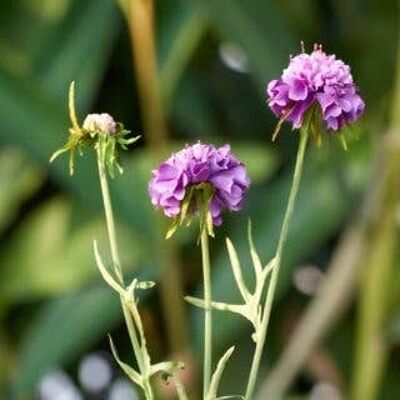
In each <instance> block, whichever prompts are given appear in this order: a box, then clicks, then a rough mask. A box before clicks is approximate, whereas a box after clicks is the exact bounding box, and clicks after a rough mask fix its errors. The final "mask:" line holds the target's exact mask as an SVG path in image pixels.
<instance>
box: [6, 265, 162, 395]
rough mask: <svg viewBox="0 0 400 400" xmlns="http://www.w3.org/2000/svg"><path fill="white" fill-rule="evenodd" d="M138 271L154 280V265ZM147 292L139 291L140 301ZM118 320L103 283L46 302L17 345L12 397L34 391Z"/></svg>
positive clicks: (114, 303) (141, 276)
mask: <svg viewBox="0 0 400 400" xmlns="http://www.w3.org/2000/svg"><path fill="white" fill-rule="evenodd" d="M94 268H95V267H94ZM141 271H142V272H141V273H140V274H139V275H138V276H136V277H137V278H138V279H139V280H152V279H154V276H155V270H154V266H152V265H143V266H142V268H141ZM148 293H149V292H148V291H144V292H142V294H141V296H140V300H144V299H145V298H146V296H147V295H148ZM121 319H122V310H121V306H120V301H119V297H118V295H116V294H115V293H114V292H113V291H112V290H111V289H110V288H109V287H108V286H107V285H106V283H102V284H101V286H98V287H93V288H89V289H86V290H84V291H82V292H81V293H78V294H74V295H70V296H66V297H63V298H60V299H55V300H52V301H51V302H49V303H48V304H46V305H45V306H44V307H43V308H42V310H41V312H40V314H39V316H38V317H37V318H36V319H35V322H34V324H33V326H32V327H31V328H30V329H29V330H27V331H26V332H25V337H24V341H23V343H22V345H21V346H20V348H19V353H18V354H19V360H18V366H19V367H18V375H17V377H16V380H15V383H14V386H13V397H12V399H13V400H24V399H25V398H26V396H27V395H29V394H31V393H33V392H34V390H35V388H36V386H37V384H38V382H39V380H40V379H41V378H42V377H43V375H44V374H45V373H46V372H48V371H49V370H51V369H53V368H55V367H60V366H67V365H68V364H69V363H71V362H72V361H74V360H76V359H77V357H79V356H80V355H81V354H82V353H83V352H84V351H85V350H87V349H88V348H89V347H91V346H94V345H95V344H96V343H97V342H98V341H99V340H101V339H104V338H105V337H106V333H107V331H108V330H110V329H111V328H112V327H113V326H114V325H115V324H116V323H117V322H118V321H120V320H121Z"/></svg>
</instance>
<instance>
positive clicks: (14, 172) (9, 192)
mask: <svg viewBox="0 0 400 400" xmlns="http://www.w3.org/2000/svg"><path fill="white" fill-rule="evenodd" d="M42 182H43V177H42V175H41V174H40V171H39V169H38V168H37V166H36V165H35V164H33V163H32V162H30V160H28V157H27V156H26V154H25V153H24V152H22V151H19V150H17V149H15V148H12V147H7V148H3V149H2V150H1V151H0V230H2V229H4V228H5V227H6V226H7V225H8V224H9V223H10V222H11V221H12V220H13V218H15V216H16V215H17V212H18V210H19V208H20V206H21V203H22V202H24V201H26V200H27V199H28V197H29V196H31V195H32V194H33V193H34V192H35V191H37V189H38V188H39V186H40V185H41V184H42Z"/></svg>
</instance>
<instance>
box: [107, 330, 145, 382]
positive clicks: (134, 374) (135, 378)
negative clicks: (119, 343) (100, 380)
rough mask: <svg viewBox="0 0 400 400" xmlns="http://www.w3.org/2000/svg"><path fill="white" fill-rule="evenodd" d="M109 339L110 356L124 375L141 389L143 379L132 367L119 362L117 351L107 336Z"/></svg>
mask: <svg viewBox="0 0 400 400" xmlns="http://www.w3.org/2000/svg"><path fill="white" fill-rule="evenodd" d="M109 339H110V347H111V351H112V354H113V356H114V358H115V361H116V362H117V363H118V365H119V366H120V367H121V369H122V370H123V371H124V372H125V374H126V375H128V377H129V378H130V379H131V380H132V381H133V382H134V383H136V384H137V385H139V386H140V387H143V379H142V377H141V376H140V374H139V373H138V372H136V371H135V370H134V369H133V368H132V367H130V366H129V365H128V364H126V363H124V362H123V361H121V360H120V358H119V356H118V353H117V349H116V348H115V346H114V343H113V340H112V339H111V336H109Z"/></svg>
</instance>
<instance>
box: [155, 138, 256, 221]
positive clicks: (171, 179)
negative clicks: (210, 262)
mask: <svg viewBox="0 0 400 400" xmlns="http://www.w3.org/2000/svg"><path fill="white" fill-rule="evenodd" d="M152 173H153V178H152V179H151V180H150V182H149V186H148V191H149V195H150V197H151V202H152V203H153V205H154V206H156V207H160V208H162V209H163V210H164V214H165V215H166V216H168V217H178V216H179V215H180V213H181V211H182V204H183V202H184V199H185V197H186V196H187V195H188V193H189V191H190V189H191V188H196V187H201V185H202V184H203V185H204V184H208V185H210V187H211V189H212V196H211V199H210V202H209V211H210V213H211V216H212V221H213V223H214V225H220V224H221V222H222V216H221V213H222V210H223V209H228V210H230V211H239V210H240V209H241V207H242V205H243V197H244V194H245V192H246V190H247V189H248V187H249V185H250V179H249V177H248V175H247V171H246V168H245V166H244V165H243V164H242V163H241V162H240V161H239V160H238V159H237V158H236V157H234V156H233V155H232V154H231V151H230V147H229V145H224V146H222V147H219V148H216V147H214V146H212V145H207V144H202V143H200V142H199V143H196V144H194V145H192V146H186V147H185V148H184V149H183V150H181V151H179V152H178V153H175V154H173V155H172V156H171V157H170V158H169V159H168V160H167V161H165V162H163V163H162V164H161V165H160V166H159V168H158V169H155V170H153V171H152ZM190 210H191V212H192V213H193V212H196V211H198V210H196V207H195V205H193V204H191V207H190Z"/></svg>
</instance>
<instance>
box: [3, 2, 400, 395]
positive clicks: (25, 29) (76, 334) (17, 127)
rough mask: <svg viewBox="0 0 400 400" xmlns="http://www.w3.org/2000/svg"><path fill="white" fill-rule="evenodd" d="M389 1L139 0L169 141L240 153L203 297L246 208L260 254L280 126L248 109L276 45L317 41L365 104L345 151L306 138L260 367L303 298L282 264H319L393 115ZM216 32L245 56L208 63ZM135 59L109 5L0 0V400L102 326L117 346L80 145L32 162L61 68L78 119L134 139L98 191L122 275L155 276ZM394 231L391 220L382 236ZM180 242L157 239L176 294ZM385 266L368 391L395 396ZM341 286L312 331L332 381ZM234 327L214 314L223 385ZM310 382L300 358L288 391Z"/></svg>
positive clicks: (344, 319)
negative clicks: (232, 204) (108, 213)
mask: <svg viewBox="0 0 400 400" xmlns="http://www.w3.org/2000/svg"><path fill="white" fill-rule="evenodd" d="M135 1H139V0H135ZM398 14H399V10H398V4H397V2H396V1H394V0H383V1H378V0H367V1H357V0H348V1H340V0H330V1H313V0H304V1H300V0H282V1H273V0H264V1H263V0H246V1H243V0H198V1H195V0H192V1H189V0H157V1H155V27H156V46H157V59H158V74H159V78H160V90H161V98H162V101H163V105H164V107H165V111H166V117H167V122H168V127H169V132H170V135H169V136H170V137H169V147H170V148H171V149H176V148H178V147H179V146H180V145H181V144H182V143H186V142H189V143H190V142H194V141H197V140H199V139H200V140H202V141H205V142H213V143H217V144H220V143H224V142H229V143H231V145H232V147H233V150H234V152H235V153H237V154H238V156H239V157H241V158H242V159H243V160H244V162H245V163H247V164H248V166H249V170H250V174H251V177H252V180H253V185H252V188H251V191H250V193H249V197H248V201H247V205H246V208H245V210H244V212H243V213H242V214H241V215H231V216H228V215H227V216H226V218H225V220H226V223H225V224H224V226H223V228H221V229H218V231H217V238H216V240H215V241H214V243H213V245H212V259H213V266H212V268H213V286H214V292H215V293H218V298H219V299H226V300H229V301H231V300H234V299H235V297H236V296H237V293H236V291H235V288H234V285H233V283H232V280H231V277H230V270H229V267H228V259H227V255H226V251H225V248H224V237H225V235H228V234H229V236H230V237H231V238H232V240H233V241H234V243H236V244H237V248H238V252H239V254H240V255H241V257H242V258H243V259H244V260H246V257H247V259H248V250H247V247H246V244H245V241H244V240H243V237H244V235H245V234H246V229H245V224H246V221H247V218H248V216H250V217H251V218H252V220H253V222H254V223H253V225H254V235H255V241H256V245H257V247H258V250H259V252H260V254H261V255H262V256H263V257H264V259H265V260H266V259H267V258H268V257H270V256H271V255H272V253H273V251H274V246H275V245H276V240H277V237H278V234H279V228H280V224H281V220H282V216H283V210H284V207H285V203H286V199H287V194H288V189H289V185H290V180H291V171H292V167H293V157H294V152H295V147H296V143H297V135H296V132H291V131H290V127H285V128H284V130H283V132H282V133H281V135H280V138H279V140H278V142H277V143H271V142H270V137H271V132H272V131H273V128H274V125H275V123H276V120H275V118H274V117H273V115H272V114H271V113H270V112H269V111H268V110H266V107H265V93H264V89H265V85H266V83H267V82H268V81H269V80H271V79H273V78H275V77H277V76H278V75H279V74H280V71H281V70H282V68H283V67H284V66H285V65H286V63H287V61H288V57H289V54H296V53H297V52H299V50H300V41H301V40H304V42H305V44H306V47H307V48H308V49H311V47H312V45H313V43H314V42H319V43H322V44H323V45H324V48H325V49H326V50H327V51H328V52H332V53H335V54H337V56H338V57H340V58H342V59H343V60H345V62H347V63H348V64H350V65H351V67H352V71H353V75H354V77H355V79H356V81H357V83H358V85H359V87H360V90H361V93H362V95H363V97H364V98H365V100H366V103H367V110H366V114H365V116H364V117H363V119H362V121H361V123H360V124H358V125H357V127H356V128H355V129H354V131H353V132H352V134H351V135H350V137H349V139H348V145H349V151H347V152H344V151H343V150H342V148H341V146H340V143H339V141H337V140H336V138H335V137H325V138H324V140H323V145H322V147H321V148H320V149H317V148H315V147H314V146H310V150H309V154H308V159H307V164H306V172H305V176H304V180H303V184H302V188H301V192H300V196H299V202H298V205H297V209H296V212H295V219H294V221H293V224H292V229H291V233H290V238H289V246H288V251H287V254H286V256H285V259H284V265H283V269H282V275H281V277H280V286H279V293H278V301H277V303H276V305H275V309H274V311H273V317H272V327H271V331H270V335H269V340H268V342H267V354H268V357H266V358H265V362H263V368H264V371H263V374H264V376H265V370H267V369H269V368H271V367H273V366H274V363H275V362H276V360H277V357H278V356H279V354H280V353H281V352H282V349H283V348H284V346H285V343H286V341H287V340H288V336H289V335H290V333H291V331H292V329H293V321H295V320H297V319H298V318H299V316H300V315H301V313H302V311H303V310H304V309H305V308H306V306H307V304H308V302H309V301H310V299H309V298H308V297H307V296H305V295H303V294H301V293H300V292H299V291H298V290H297V289H296V288H295V287H294V285H293V279H292V278H293V271H294V270H295V269H296V268H298V267H299V266H300V265H304V264H308V263H312V264H315V265H317V266H318V267H320V268H321V269H322V270H325V269H326V268H327V267H328V265H329V260H330V259H331V258H332V256H333V254H334V251H335V245H336V243H337V241H338V238H339V237H340V236H341V234H342V232H343V231H344V229H345V226H346V225H347V224H348V223H349V221H351V220H352V218H353V216H354V215H355V214H357V212H358V210H359V208H360V207H359V204H360V203H361V202H362V199H363V197H364V195H365V192H366V188H367V186H371V185H373V184H374V181H373V179H374V178H373V175H372V169H373V165H374V160H375V158H376V149H377V148H378V147H379V146H380V142H381V141H382V138H383V136H384V134H385V132H386V131H387V130H388V127H389V126H392V125H393V124H394V122H393V123H392V122H391V121H392V120H393V118H394V120H395V119H396V116H398V115H399V113H400V109H396V108H395V111H394V117H392V115H391V112H392V109H393V108H394V107H395V104H394V101H393V100H392V99H393V89H394V88H395V82H396V76H397V74H398V73H399V71H400V70H399V68H400V66H399V65H398V64H397V63H396V60H397V45H398V43H397V42H398V21H399V19H398V17H399V15H398ZM227 44H233V45H235V46H237V47H238V48H240V49H241V51H242V52H243V54H244V55H245V56H246V59H247V71H246V72H244V73H242V72H237V71H234V70H232V69H230V68H229V67H228V66H227V65H226V64H225V63H224V62H223V60H222V58H221V56H220V54H221V52H220V50H221V46H225V45H227ZM134 70H135V68H134V65H133V62H132V48H131V44H130V38H129V32H128V27H127V24H126V21H125V19H124V17H123V14H122V13H121V11H120V9H119V7H118V4H116V2H115V1H113V0H86V1H81V0H43V1H39V0H1V2H0V143H1V147H0V183H1V184H0V232H1V233H0V235H1V236H0V239H1V240H0V385H1V386H0V388H1V392H0V397H2V396H3V397H4V398H5V399H9V398H10V399H16V400H18V399H28V398H34V393H35V388H36V386H37V383H38V381H39V379H40V378H41V377H42V376H43V374H44V373H45V372H46V371H49V370H50V369H52V368H54V367H56V366H62V367H65V368H68V369H69V370H71V371H74V369H75V367H76V364H77V362H78V361H79V359H80V358H81V357H82V355H83V354H85V353H87V352H88V351H91V350H93V349H98V348H101V349H105V350H108V347H107V342H106V340H105V339H106V333H107V332H109V331H113V332H116V334H117V335H118V336H119V337H120V338H121V339H120V342H121V343H122V345H123V343H124V339H123V338H124V336H125V331H124V327H123V324H122V320H121V317H122V315H121V312H120V310H119V304H118V301H117V300H118V299H117V298H116V296H114V294H113V293H112V292H111V291H110V290H109V289H108V288H107V287H106V286H105V284H104V283H103V282H102V281H101V279H100V277H99V274H98V272H97V270H96V268H95V265H94V260H93V255H92V251H91V242H92V239H93V238H94V237H97V238H98V237H102V240H103V243H106V241H105V227H104V222H103V216H102V209H101V198H100V191H99V187H98V182H97V176H96V170H95V164H94V158H93V157H92V155H90V154H89V153H88V154H85V157H84V158H78V162H77V165H76V174H75V176H74V177H72V178H71V177H69V175H68V168H67V162H66V160H65V159H63V160H57V162H55V163H54V164H52V165H49V163H48V159H49V156H50V155H51V153H52V152H53V151H54V150H55V149H56V148H57V147H58V146H59V145H60V144H61V143H63V141H64V140H65V139H66V135H67V128H68V119H67V116H68V113H67V106H66V94H67V90H68V86H69V83H70V82H71V81H72V80H75V81H76V83H77V103H78V112H79V115H80V117H81V118H82V117H83V116H84V115H85V113H87V112H90V111H94V112H95V111H98V112H103V111H107V112H109V113H110V114H112V115H114V116H115V117H116V119H118V120H120V121H123V122H124V124H125V126H126V127H128V129H130V130H132V131H133V132H134V133H140V134H142V136H143V138H142V140H141V143H140V144H139V146H137V147H136V148H135V149H134V150H133V151H131V152H129V154H126V155H124V158H123V160H122V163H123V165H124V168H125V174H124V175H123V176H122V177H121V178H118V179H115V180H114V181H113V182H112V197H113V202H114V208H115V211H116V214H117V218H118V228H119V233H120V240H121V247H122V254H123V258H124V260H123V261H124V265H125V266H126V268H127V269H128V270H129V271H130V273H132V274H133V273H137V274H140V275H142V276H147V277H150V278H151V279H154V280H156V281H158V280H159V271H160V265H159V264H160V258H159V257H157V243H158V239H157V237H158V234H159V233H158V231H157V226H158V225H157V223H156V222H155V221H156V219H155V218H156V216H155V215H156V214H155V212H154V210H152V208H151V207H150V204H149V200H148V197H147V192H146V185H147V181H148V179H149V177H150V170H151V168H152V167H154V163H155V161H154V154H152V153H151V150H150V149H149V146H148V140H147V138H146V131H144V128H143V123H142V118H141V110H142V109H143V108H144V107H149V105H148V104H140V101H139V96H138V84H137V81H136V78H135V74H134ZM150 106H151V105H150ZM397 120H398V117H397ZM391 124H392V125H391ZM394 127H395V128H398V126H395V125H394ZM396 133H397V134H400V132H398V131H396ZM397 215H398V213H397ZM378 233H379V232H378ZM378 233H377V234H378ZM397 234H398V232H397V229H396V230H394V233H393V235H396V237H395V240H396V243H398V237H397ZM195 239H196V238H195V231H188V232H186V233H181V234H179V235H178V236H177V237H176V238H174V239H173V240H174V242H175V244H177V245H178V246H179V248H178V253H179V255H180V260H181V261H180V264H181V266H182V274H183V278H184V286H185V291H186V293H193V292H196V291H200V290H201V275H200V259H199V249H198V247H197V246H196V245H195ZM104 247H105V248H106V246H104ZM396 253H398V251H397V252H396ZM378 264H379V263H378ZM392 264H393V265H392V268H391V272H390V279H389V280H388V282H389V283H388V282H386V283H384V285H385V286H384V290H383V291H384V292H386V295H387V297H385V299H384V300H382V299H381V298H380V297H378V298H376V301H377V302H380V301H382V302H383V304H384V305H383V306H382V307H383V310H384V311H383V315H384V318H383V320H382V321H381V323H380V324H379V326H378V328H379V329H378V330H379V332H380V333H381V335H382V337H383V338H384V340H385V341H387V345H388V356H387V361H386V362H385V363H384V367H383V373H382V380H381V382H380V384H379V385H378V392H376V391H375V392H374V393H375V394H372V397H370V398H371V399H372V398H377V399H379V400H384V399H395V398H398V396H399V395H400V387H399V384H398V382H399V380H398V376H399V374H400V369H399V352H398V350H399V348H398V344H399V339H400V329H399V326H400V325H399V315H400V314H399V313H400V303H399V300H400V297H399V293H400V280H399V268H398V267H399V264H400V263H399V258H398V254H396V256H395V257H393V258H392ZM377 268H379V265H377ZM361 270H362V266H361ZM248 272H249V273H250V272H251V271H250V269H249V271H248ZM361 275H362V274H361ZM248 279H251V278H250V277H249V278H248ZM360 282H361V283H360V286H361V289H360V290H361V291H362V284H363V280H362V279H361V280H360ZM151 293H152V295H151V298H147V299H143V300H142V301H143V310H144V312H145V316H146V321H147V329H148V331H149V336H150V337H151V338H153V339H152V340H153V341H152V343H153V344H152V353H153V355H154V357H155V358H156V359H158V358H160V359H161V358H164V357H167V356H168V352H169V350H170V347H169V344H168V342H167V340H166V335H163V334H162V333H163V332H165V325H166V321H167V320H168V319H170V318H173V317H171V316H170V315H162V313H161V311H160V310H161V309H162V307H161V304H160V303H161V300H160V296H159V292H158V291H157V290H154V291H152V292H151ZM371 296H373V294H371ZM353 298H354V302H353V303H352V305H351V306H350V307H349V308H348V309H347V310H346V312H345V313H344V314H343V315H341V317H340V319H339V322H338V323H337V324H335V325H334V326H333V328H332V329H331V331H330V332H329V334H328V335H327V337H326V338H325V340H324V341H323V343H322V344H321V348H322V349H323V351H324V352H326V354H327V359H328V361H329V365H331V366H332V368H334V369H335V371H337V374H339V376H340V381H341V382H343V390H344V391H345V392H346V393H350V392H351V387H352V384H353V380H354V376H355V375H356V372H355V362H354V357H355V348H356V342H357V340H358V339H357V338H358V337H359V336H358V335H359V332H358V328H357V324H356V321H357V318H356V315H357V307H358V306H357V305H358V301H357V299H358V289H356V288H355V289H354V297H353ZM186 311H187V313H188V316H189V323H188V326H187V327H186V329H187V331H188V332H189V333H190V338H191V340H190V346H191V350H192V351H193V353H194V354H195V357H197V356H198V355H199V354H200V351H201V340H202V328H201V327H202V319H201V314H200V313H199V312H197V311H196V310H193V309H192V308H191V307H187V308H186ZM158 331H161V334H158V333H157V332H158ZM249 333H250V331H249V330H248V327H247V326H246V325H245V324H242V322H241V321H238V320H237V319H236V318H234V317H225V316H218V324H217V328H216V330H215V349H216V351H217V352H221V351H222V349H224V348H226V347H227V346H228V345H229V346H230V345H231V344H233V343H239V346H238V353H237V354H236V356H235V357H234V358H233V364H235V363H236V364H237V365H238V366H236V367H235V366H234V365H232V366H231V367H230V368H228V369H227V375H226V376H225V377H224V385H225V387H226V388H229V392H235V391H242V390H243V386H244V382H243V379H244V378H243V376H244V372H243V371H244V370H243V368H244V367H243V365H247V364H246V363H249V361H250V356H251V351H252V344H251V341H250V340H249ZM182 350H183V349H182ZM129 357H130V354H129V352H128V351H127V352H126V358H127V359H128V358H129ZM322 378H324V377H321V376H318V373H316V372H315V368H314V370H313V365H312V359H310V361H309V362H308V363H307V367H306V368H305V369H303V370H302V371H301V373H300V376H299V378H298V379H297V380H296V381H295V382H294V384H293V385H292V387H291V392H292V393H296V394H298V395H306V394H307V393H308V391H309V389H310V387H311V386H312V384H313V382H315V381H318V380H319V379H322ZM261 380H262V379H261ZM376 393H378V394H376ZM374 396H378V397H374Z"/></svg>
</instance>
